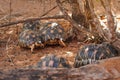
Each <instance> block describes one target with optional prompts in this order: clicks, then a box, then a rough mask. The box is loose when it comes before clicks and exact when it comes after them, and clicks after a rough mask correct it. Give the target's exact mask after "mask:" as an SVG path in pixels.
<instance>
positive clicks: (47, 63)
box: [29, 54, 71, 68]
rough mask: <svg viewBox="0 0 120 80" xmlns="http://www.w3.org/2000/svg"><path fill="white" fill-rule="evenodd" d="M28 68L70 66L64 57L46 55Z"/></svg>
mask: <svg viewBox="0 0 120 80" xmlns="http://www.w3.org/2000/svg"><path fill="white" fill-rule="evenodd" d="M29 68H71V66H70V64H69V62H68V60H67V59H65V58H64V57H62V56H57V55H54V54H48V55H45V56H43V57H42V58H41V60H40V61H39V62H38V63H37V64H36V65H35V66H29Z"/></svg>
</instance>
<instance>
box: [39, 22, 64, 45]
mask: <svg viewBox="0 0 120 80" xmlns="http://www.w3.org/2000/svg"><path fill="white" fill-rule="evenodd" d="M64 34H65V32H64V29H63V28H62V26H61V25H60V24H58V23H56V22H47V23H45V25H44V26H43V27H42V28H41V29H40V37H42V40H43V42H44V44H45V45H56V44H59V45H61V46H66V44H65V43H64V41H65V39H64Z"/></svg>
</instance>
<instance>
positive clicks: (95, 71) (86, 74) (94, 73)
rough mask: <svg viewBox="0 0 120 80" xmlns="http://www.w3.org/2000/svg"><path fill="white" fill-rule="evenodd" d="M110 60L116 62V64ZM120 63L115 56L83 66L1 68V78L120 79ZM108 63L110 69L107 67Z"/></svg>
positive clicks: (53, 79) (20, 79)
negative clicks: (98, 62)
mask: <svg viewBox="0 0 120 80" xmlns="http://www.w3.org/2000/svg"><path fill="white" fill-rule="evenodd" d="M109 61H111V62H114V65H113V64H112V63H110V62H109ZM108 62H109V63H108ZM115 62H116V63H115ZM106 63H108V64H106ZM119 64H120V57H115V58H110V59H106V60H102V61H100V64H90V65H87V66H83V67H81V68H71V69H68V68H47V69H43V68H39V69H38V68H37V69H27V68H26V69H25V68H23V69H13V70H3V69H1V70H0V80H58V79H59V80H119V79H120V68H118V67H119ZM106 65H108V66H109V67H110V69H107V67H106ZM116 65H118V66H116ZM110 70H111V71H110Z"/></svg>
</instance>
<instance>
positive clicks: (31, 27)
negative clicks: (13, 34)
mask: <svg viewBox="0 0 120 80" xmlns="http://www.w3.org/2000/svg"><path fill="white" fill-rule="evenodd" d="M39 26H40V23H39V21H30V22H26V23H24V25H23V29H22V31H21V33H20V34H19V39H18V42H19V45H20V46H21V47H27V48H31V52H33V49H34V48H35V47H38V46H41V47H42V46H44V45H43V44H42V39H41V37H40V36H39V35H38V30H39Z"/></svg>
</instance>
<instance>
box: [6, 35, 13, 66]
mask: <svg viewBox="0 0 120 80" xmlns="http://www.w3.org/2000/svg"><path fill="white" fill-rule="evenodd" d="M10 39H11V35H10V37H9V39H8V41H7V43H6V51H7V53H6V55H7V57H8V58H9V60H10V62H11V63H12V64H13V65H15V64H14V62H13V60H12V59H11V57H10V56H9V54H8V53H9V52H8V44H9V42H10Z"/></svg>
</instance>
